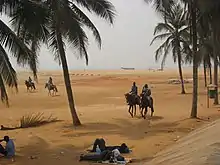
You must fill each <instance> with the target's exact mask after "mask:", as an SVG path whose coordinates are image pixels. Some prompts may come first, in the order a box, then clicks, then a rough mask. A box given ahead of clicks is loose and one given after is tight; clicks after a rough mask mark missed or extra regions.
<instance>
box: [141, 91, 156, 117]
mask: <svg viewBox="0 0 220 165" xmlns="http://www.w3.org/2000/svg"><path fill="white" fill-rule="evenodd" d="M148 107H149V108H150V109H151V117H152V116H153V113H154V100H153V98H152V97H151V96H147V95H144V94H141V103H140V109H141V116H142V117H143V118H144V119H146V115H147V111H148Z"/></svg>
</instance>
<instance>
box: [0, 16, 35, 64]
mask: <svg viewBox="0 0 220 165" xmlns="http://www.w3.org/2000/svg"><path fill="white" fill-rule="evenodd" d="M0 44H1V45H2V46H4V47H6V48H8V50H9V52H10V54H12V55H13V56H14V57H15V58H16V59H17V63H18V64H20V65H23V66H24V65H29V64H30V60H31V59H33V58H35V56H34V54H33V53H32V51H31V50H30V49H29V48H28V47H27V46H26V45H25V44H24V43H23V42H22V41H21V40H20V39H19V38H18V37H17V36H16V34H15V33H14V32H13V31H12V30H11V29H10V28H9V27H8V26H7V25H6V24H5V23H4V22H3V21H2V20H0Z"/></svg>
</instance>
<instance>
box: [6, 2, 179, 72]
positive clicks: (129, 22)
mask: <svg viewBox="0 0 220 165" xmlns="http://www.w3.org/2000/svg"><path fill="white" fill-rule="evenodd" d="M110 1H111V2H112V3H113V5H114V6H115V8H116V11H117V16H116V18H115V23H114V25H113V26H109V24H108V23H106V22H105V21H103V20H101V19H99V18H97V17H96V16H94V15H91V14H90V13H88V12H87V11H86V10H84V11H85V12H86V13H87V14H88V16H89V17H90V18H91V20H92V21H93V23H94V24H95V25H96V27H97V28H98V30H99V32H100V34H101V37H102V49H101V50H99V49H98V46H97V45H96V43H95V41H94V39H93V36H92V33H91V32H88V37H89V41H90V45H89V47H88V53H89V65H88V66H86V65H85V60H84V59H77V56H76V55H77V53H76V51H75V50H74V49H73V48H70V47H68V45H66V46H67V50H66V54H67V58H68V64H69V69H70V70H74V69H77V70H81V69H120V68H121V67H133V68H136V69H148V68H159V67H160V62H158V63H156V62H155V58H154V55H155V50H156V48H157V47H158V46H159V45H160V44H161V43H160V41H158V42H157V43H156V44H153V45H152V46H150V42H151V40H152V38H153V31H154V27H155V26H156V24H157V23H158V22H159V21H161V20H160V19H159V16H158V15H157V14H156V13H155V11H154V9H153V8H152V7H151V6H150V5H147V4H146V3H145V2H144V0H137V1H135V2H134V1H133V0H110ZM2 18H3V21H5V22H6V23H7V22H8V21H9V20H8V18H6V17H4V16H3V17H2ZM12 63H13V65H14V66H15V68H16V69H17V70H23V69H22V68H20V67H18V66H17V65H16V60H14V59H12ZM174 67H176V64H174V63H173V60H172V57H169V58H168V59H167V62H166V66H165V68H174ZM60 69H61V67H60V66H59V64H58V63H57V62H55V61H54V59H53V55H52V52H51V51H50V50H48V49H47V47H45V46H42V47H41V51H40V57H39V70H60Z"/></svg>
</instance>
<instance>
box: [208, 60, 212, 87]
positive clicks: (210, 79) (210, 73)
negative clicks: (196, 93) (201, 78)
mask: <svg viewBox="0 0 220 165" xmlns="http://www.w3.org/2000/svg"><path fill="white" fill-rule="evenodd" d="M208 65H209V83H210V84H212V64H211V61H210V59H209V64H208Z"/></svg>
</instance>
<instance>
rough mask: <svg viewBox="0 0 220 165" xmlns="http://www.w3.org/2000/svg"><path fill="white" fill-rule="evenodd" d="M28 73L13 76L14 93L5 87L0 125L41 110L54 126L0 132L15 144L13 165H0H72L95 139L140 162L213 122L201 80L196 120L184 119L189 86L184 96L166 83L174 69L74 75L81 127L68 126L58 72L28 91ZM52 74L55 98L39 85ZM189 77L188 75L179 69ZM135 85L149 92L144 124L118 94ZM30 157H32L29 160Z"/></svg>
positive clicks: (41, 79)
mask: <svg viewBox="0 0 220 165" xmlns="http://www.w3.org/2000/svg"><path fill="white" fill-rule="evenodd" d="M29 75H30V73H27V72H23V73H19V93H17V94H16V93H15V91H13V90H11V89H9V90H8V93H9V98H10V108H6V107H5V105H3V104H0V113H1V115H0V121H1V123H0V124H3V125H5V126H8V127H9V126H16V125H17V124H18V123H19V119H20V117H21V116H22V115H25V114H30V113H38V112H43V113H44V114H45V115H50V114H53V116H55V117H57V118H58V119H59V120H61V121H60V122H57V123H51V124H48V125H44V126H41V127H36V128H28V129H17V130H11V131H0V136H4V135H9V136H10V137H11V138H13V139H14V141H15V144H16V152H17V156H16V161H15V162H10V161H9V160H4V159H0V164H1V165H6V164H7V165H8V164H10V163H12V164H15V165H24V164H27V165H39V164H41V165H48V164H53V165H59V164H60V163H62V164H65V165H73V164H74V165H78V164H85V165H86V164H89V163H87V162H83V163H82V162H78V160H79V155H80V154H81V153H84V152H85V150H86V149H88V148H91V145H92V143H93V141H94V140H95V138H98V137H103V138H104V139H105V140H106V142H107V144H108V145H119V144H121V143H122V142H125V143H126V144H128V146H129V147H130V148H132V150H133V152H132V154H131V155H129V157H132V158H134V159H136V161H137V162H139V161H146V160H148V159H151V158H152V157H153V156H155V154H156V153H158V152H159V151H161V150H163V149H165V148H167V147H168V146H170V145H173V144H175V143H176V141H177V140H178V139H180V138H182V137H183V136H185V135H187V134H188V133H189V132H191V131H192V130H194V129H196V128H198V127H199V126H201V125H203V124H206V123H209V122H210V121H212V120H215V119H217V118H219V116H220V115H219V112H218V107H213V106H212V105H211V107H210V108H209V109H208V108H207V105H206V89H205V88H204V83H203V77H202V75H200V78H199V81H200V86H199V103H198V113H199V117H201V119H200V120H190V119H187V118H188V117H189V114H190V109H191V101H192V95H191V93H192V84H191V83H189V84H186V92H187V94H186V95H181V94H180V91H181V90H180V86H179V85H174V84H168V79H173V78H178V74H177V72H176V70H168V71H164V72H154V71H74V72H71V74H70V75H71V84H72V88H73V91H74V98H75V103H76V108H77V112H78V115H79V117H80V119H81V121H82V123H83V125H82V126H81V127H78V128H74V127H72V122H71V115H70V112H69V109H68V103H67V98H66V91H65V86H64V81H63V76H62V72H46V71H45V72H40V73H39V82H38V84H36V86H37V90H36V91H35V92H31V93H28V92H27V91H26V87H25V85H24V80H25V79H27V78H28V76H29ZM49 76H52V77H53V81H54V83H55V84H56V85H57V87H58V90H59V92H58V95H57V96H56V97H50V96H48V93H47V90H46V89H44V84H45V82H46V81H47V79H48V77H49ZM184 77H185V78H187V79H191V78H192V75H191V71H187V70H184ZM133 81H136V83H137V85H138V87H139V90H141V88H142V86H143V85H144V84H145V83H148V84H149V86H150V87H151V89H152V95H153V98H154V102H155V114H154V117H153V118H149V119H147V120H144V119H142V118H140V117H139V116H140V115H139V114H138V116H137V117H135V118H131V116H130V115H129V113H128V111H127V110H128V107H127V105H126V104H125V99H124V93H126V92H128V91H129V90H130V88H131V84H132V82H133ZM31 156H34V157H35V158H36V159H30V157H31Z"/></svg>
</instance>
